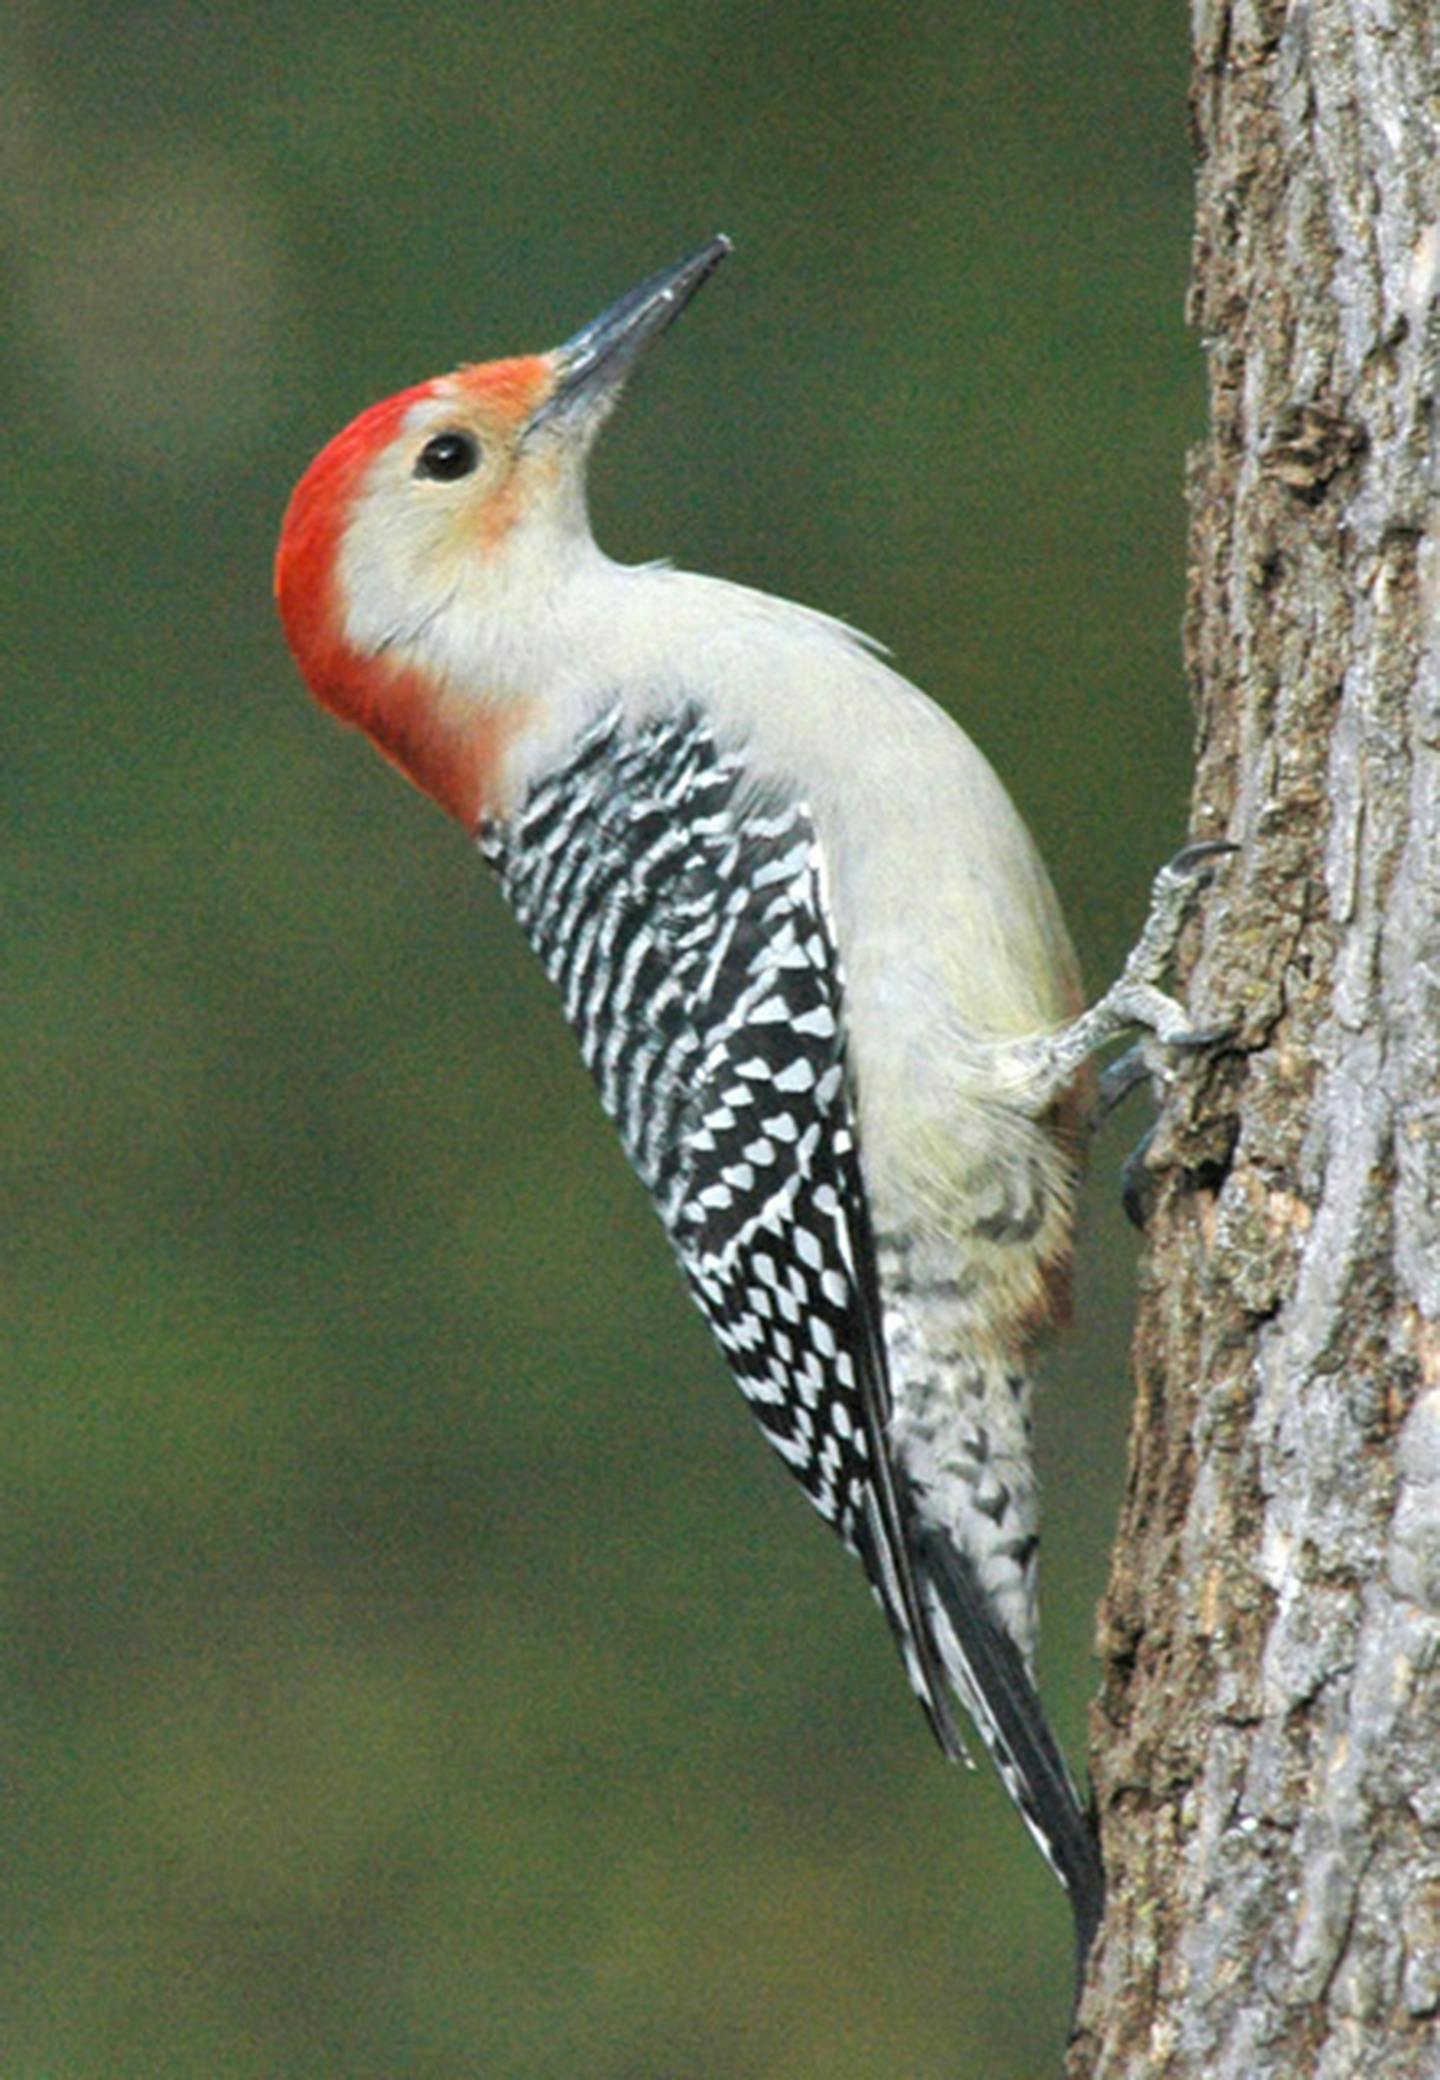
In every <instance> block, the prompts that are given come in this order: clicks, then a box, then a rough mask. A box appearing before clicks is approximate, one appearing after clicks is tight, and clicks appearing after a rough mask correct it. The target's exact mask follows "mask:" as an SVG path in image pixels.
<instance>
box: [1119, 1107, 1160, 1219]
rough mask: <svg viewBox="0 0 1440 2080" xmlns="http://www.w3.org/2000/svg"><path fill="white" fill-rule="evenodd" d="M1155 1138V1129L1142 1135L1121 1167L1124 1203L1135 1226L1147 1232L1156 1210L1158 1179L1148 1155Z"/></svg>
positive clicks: (1126, 1216) (1121, 1197) (1121, 1191)
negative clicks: (1146, 1229) (1156, 1185)
mask: <svg viewBox="0 0 1440 2080" xmlns="http://www.w3.org/2000/svg"><path fill="white" fill-rule="evenodd" d="M1154 1139H1155V1129H1154V1127H1151V1129H1150V1131H1149V1133H1148V1134H1145V1135H1142V1137H1141V1139H1140V1140H1139V1141H1137V1142H1136V1144H1135V1146H1134V1148H1132V1149H1131V1151H1130V1153H1129V1155H1128V1156H1127V1157H1126V1158H1125V1161H1124V1162H1123V1163H1122V1164H1121V1166H1120V1204H1121V1205H1122V1206H1123V1207H1124V1209H1125V1218H1126V1220H1128V1221H1129V1223H1130V1225H1131V1227H1132V1228H1139V1229H1140V1230H1141V1232H1142V1233H1143V1232H1144V1230H1145V1228H1146V1227H1147V1226H1148V1225H1149V1221H1150V1216H1151V1214H1152V1213H1153V1212H1154V1211H1155V1178H1154V1174H1153V1173H1152V1171H1151V1169H1150V1166H1149V1164H1148V1163H1147V1162H1146V1160H1145V1159H1146V1157H1147V1156H1148V1155H1149V1153H1150V1144H1151V1142H1152V1141H1153V1140H1154Z"/></svg>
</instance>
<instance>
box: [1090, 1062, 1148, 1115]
mask: <svg viewBox="0 0 1440 2080" xmlns="http://www.w3.org/2000/svg"><path fill="white" fill-rule="evenodd" d="M1149 1074H1150V1064H1149V1063H1148V1062H1147V1061H1146V1059H1145V1049H1144V1046H1143V1045H1142V1044H1137V1045H1136V1046H1134V1047H1127V1048H1126V1050H1125V1052H1124V1054H1122V1055H1120V1056H1119V1057H1118V1058H1117V1059H1116V1060H1115V1061H1113V1062H1111V1063H1110V1065H1109V1067H1108V1068H1105V1069H1102V1070H1101V1072H1100V1086H1099V1099H1100V1117H1101V1119H1109V1117H1110V1115H1111V1113H1112V1112H1113V1111H1114V1110H1115V1107H1116V1106H1117V1105H1120V1104H1123V1102H1124V1101H1125V1099H1126V1098H1128V1097H1129V1095H1130V1093H1131V1091H1133V1090H1134V1089H1135V1088H1136V1087H1137V1085H1139V1084H1142V1083H1143V1082H1144V1081H1145V1079H1146V1077H1147V1076H1148V1075H1149Z"/></svg>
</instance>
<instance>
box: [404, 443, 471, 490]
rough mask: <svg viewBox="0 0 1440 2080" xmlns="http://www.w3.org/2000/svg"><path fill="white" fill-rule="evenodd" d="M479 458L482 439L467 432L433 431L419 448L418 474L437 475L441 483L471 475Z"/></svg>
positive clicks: (416, 467) (425, 475)
mask: <svg viewBox="0 0 1440 2080" xmlns="http://www.w3.org/2000/svg"><path fill="white" fill-rule="evenodd" d="M479 460H480V443H479V442H478V441H477V440H476V439H475V438H474V437H473V435H471V434H468V433H436V434H432V435H431V437H430V439H429V440H428V441H426V443H425V445H424V447H423V448H422V449H421V450H420V460H419V461H418V462H417V463H416V465H415V474H416V476H417V477H438V478H439V480H440V482H441V483H442V484H450V483H453V482H454V480H455V478H456V477H468V476H469V474H470V472H471V470H472V469H474V468H475V467H476V465H477V464H478V463H479Z"/></svg>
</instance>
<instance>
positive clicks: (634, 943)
mask: <svg viewBox="0 0 1440 2080" xmlns="http://www.w3.org/2000/svg"><path fill="white" fill-rule="evenodd" d="M480 843H481V850H482V852H483V853H484V855H485V857H486V859H487V860H488V861H489V862H490V864H491V865H492V866H493V867H494V868H495V869H496V871H497V872H498V874H499V876H500V881H501V886H502V888H503V891H504V894H505V896H506V899H507V900H508V902H509V904H510V906H511V908H512V909H513V910H514V913H515V915H516V917H517V918H518V920H519V922H520V924H521V926H522V927H523V929H524V931H525V933H526V935H527V937H528V938H529V940H530V942H531V944H532V945H533V946H534V948H535V950H536V952H537V953H538V954H539V956H540V959H541V961H542V962H543V963H544V966H545V969H546V971H547V973H548V974H549V975H550V977H551V979H552V981H553V982H554V983H555V985H556V987H557V988H558V989H559V991H560V994H561V998H562V1001H563V1003H564V1007H565V1014H566V1017H567V1018H568V1020H569V1021H570V1024H571V1026H572V1027H573V1029H574V1031H575V1033H576V1036H577V1038H578V1040H579V1043H580V1050H581V1053H582V1055H583V1057H584V1060H585V1062H586V1065H587V1067H588V1068H589V1069H590V1071H591V1073H592V1075H593V1076H594V1078H595V1081H596V1084H597V1085H598V1087H599V1091H600V1097H601V1101H602V1103H603V1105H604V1107H605V1110H606V1111H607V1113H608V1114H609V1115H610V1117H611V1119H612V1120H613V1121H614V1122H615V1124H616V1126H617V1127H618V1129H619V1131H620V1135H621V1139H622V1141H623V1143H624V1146H625V1149H626V1152H627V1154H628V1155H629V1157H630V1160H631V1162H632V1163H633V1164H634V1166H635V1169H636V1170H637V1171H638V1172H639V1174H640V1177H641V1178H642V1180H643V1181H644V1183H645V1184H646V1185H647V1186H648V1187H649V1189H650V1191H651V1192H652V1193H653V1195H654V1198H655V1201H656V1204H657V1206H658V1208H659V1210H660V1214H661V1217H662V1219H663V1221H664V1223H665V1226H666V1229H667V1231H668V1233H669V1235H670V1239H671V1241H672V1243H673V1245H674V1247H675V1250H676V1252H677V1254H678V1256H679V1259H680V1262H681V1264H682V1266H683V1268H684V1270H685V1272H686V1274H687V1276H688V1278H689V1280H690V1283H691V1286H692V1288H693V1290H694V1292H695V1295H696V1298H697V1299H698V1301H699V1303H700V1306H701V1308H702V1310H703V1312H704V1313H705V1315H706V1316H707V1318H708V1319H709V1322H710V1325H711V1328H712V1329H713V1331H714V1334H715V1336H716V1338H717V1340H718V1342H719V1344H720V1346H721V1348H722V1350H723V1351H724V1353H725V1356H726V1358H727V1359H728V1360H729V1363H730V1366H731V1369H732V1371H733V1372H734V1374H735V1378H736V1380H737V1382H738V1383H739V1385H740V1387H741V1389H742V1391H743V1392H744V1394H745V1396H746V1398H747V1400H748V1402H749V1404H750V1407H751V1409H752V1410H753V1412H754V1414H755V1415H756V1417H757V1418H758V1420H759V1422H760V1424H761V1425H762V1427H763V1428H764V1430H765V1432H766V1434H767V1435H768V1437H769V1438H770V1441H771V1443H772V1444H773V1445H774V1446H775V1448H776V1449H777V1451H779V1452H780V1454H781V1455H782V1457H783V1458H784V1459H785V1460H786V1462H787V1464H788V1465H789V1466H790V1468H791V1470H792V1471H793V1473H794V1474H795V1475H796V1477H797V1479H798V1480H799V1481H800V1483H801V1485H802V1486H803V1487H804V1489H805V1491H806V1493H807V1494H808V1495H809V1497H810V1499H811V1501H812V1502H813V1503H814V1504H815V1506H816V1508H817V1509H818V1510H819V1511H820V1512H821V1514H822V1515H823V1516H824V1517H825V1518H826V1520H827V1521H828V1522H829V1523H831V1524H833V1525H834V1527H835V1529H836V1530H837V1531H838V1532H839V1534H840V1536H841V1537H842V1538H843V1539H844V1541H845V1543H846V1545H847V1546H849V1547H850V1549H851V1550H852V1551H854V1552H856V1553H858V1554H859V1556H860V1558H861V1560H862V1561H863V1563H864V1565H865V1569H866V1572H867V1574H868V1576H869V1578H870V1582H871V1585H872V1587H873V1589H874V1591H875V1594H876V1597H877V1600H878V1601H879V1602H880V1604H881V1607H882V1608H883V1610H884V1611H885V1614H886V1616H887V1618H888V1619H889V1622H890V1625H891V1628H892V1630H893V1632H894V1634H895V1637H896V1641H897V1643H898V1645H899V1647H900V1650H901V1653H902V1655H903V1657H904V1660H905V1664H906V1669H907V1672H908V1674H909V1677H910V1681H911V1684H912V1686H913V1688H914V1689H915V1692H916V1694H917V1696H918V1697H919V1699H920V1701H921V1703H922V1705H923V1706H924V1707H925V1710H926V1713H927V1716H928V1717H929V1719H930V1721H931V1724H932V1725H933V1727H934V1729H935V1732H936V1735H937V1737H938V1738H939V1740H940V1742H941V1745H942V1746H943V1747H944V1748H945V1750H946V1751H947V1753H949V1754H952V1755H958V1754H963V1752H964V1751H963V1745H962V1743H961V1741H960V1737H959V1734H958V1731H957V1729H956V1726H955V1721H954V1717H953V1713H952V1710H951V1706H950V1701H949V1688H948V1685H947V1679H946V1675H945V1673H944V1672H943V1670H944V1668H945V1666H946V1665H947V1664H948V1666H949V1670H950V1681H952V1682H953V1683H954V1684H955V1687H956V1689H957V1690H958V1692H959V1694H960V1695H961V1696H962V1698H963V1699H964V1701H965V1704H966V1706H967V1708H968V1709H969V1710H970V1711H971V1713H972V1716H973V1717H974V1718H975V1720H976V1723H977V1725H978V1726H979V1728H980V1730H981V1732H982V1734H983V1735H984V1738H985V1741H986V1745H987V1747H988V1748H989V1749H990V1751H991V1753H992V1755H993V1756H994V1758H995V1761H996V1763H997V1764H998V1766H999V1768H1000V1770H1001V1773H1002V1775H1003V1776H1004V1778H1005V1781H1006V1784H1007V1786H1008V1787H1009V1789H1010V1791H1011V1793H1012V1796H1014V1798H1015V1799H1016V1802H1017V1804H1018V1805H1019V1806H1020V1808H1021V1811H1022V1813H1023V1814H1024V1815H1025V1817H1026V1820H1027V1822H1028V1824H1029V1825H1030V1827H1031V1831H1032V1833H1034V1834H1035V1836H1036V1839H1037V1840H1038V1841H1039V1843H1040V1845H1041V1847H1042V1849H1043V1850H1044V1853H1045V1854H1046V1856H1047V1858H1048V1859H1049V1860H1050V1861H1051V1863H1052V1864H1053V1865H1054V1867H1055V1868H1056V1869H1057V1871H1058V1872H1059V1873H1060V1875H1061V1877H1062V1879H1063V1881H1064V1882H1065V1883H1066V1884H1067V1886H1069V1887H1070V1889H1071V1891H1072V1893H1074V1894H1076V1895H1077V1913H1078V1912H1079V1911H1080V1909H1079V1906H1078V1895H1079V1893H1080V1891H1081V1889H1082V1888H1084V1887H1088V1886H1089V1885H1090V1882H1091V1876H1090V1871H1089V1869H1088V1867H1087V1858H1091V1857H1092V1856H1093V1851H1092V1849H1091V1847H1090V1845H1089V1843H1088V1838H1087V1837H1086V1835H1085V1823H1084V1821H1083V1820H1082V1818H1081V1816H1080V1814H1079V1811H1078V1809H1077V1807H1076V1806H1075V1802H1074V1794H1073V1791H1072V1790H1071V1789H1070V1786H1069V1780H1068V1777H1067V1776H1066V1774H1065V1769H1064V1763H1063V1761H1062V1759H1061V1758H1060V1756H1059V1753H1058V1750H1056V1748H1055V1746H1054V1742H1053V1739H1052V1738H1051V1736H1050V1733H1049V1729H1048V1727H1046V1725H1045V1722H1044V1716H1043V1713H1042V1712H1041V1710H1040V1706H1039V1703H1038V1700H1037V1699H1036V1698H1035V1696H1034V1692H1033V1689H1032V1687H1031V1685H1030V1682H1029V1678H1028V1675H1027V1673H1026V1671H1025V1668H1024V1665H1023V1662H1022V1659H1021V1657H1020V1654H1019V1653H1018V1651H1017V1649H1016V1647H1015V1645H1014V1642H1013V1641H1012V1640H1011V1638H1010V1637H1009V1635H1008V1633H1006V1632H1005V1629H1004V1627H1003V1625H1001V1624H999V1623H998V1622H997V1621H996V1618H995V1615H994V1613H993V1612H991V1611H989V1610H988V1608H987V1607H986V1604H985V1599H984V1597H983V1595H982V1594H981V1592H980V1590H979V1584H978V1578H977V1577H976V1575H975V1572H974V1569H973V1567H972V1565H971V1562H970V1561H969V1559H968V1558H967V1557H966V1556H965V1555H964V1554H963V1553H961V1552H960V1551H959V1549H958V1548H955V1547H953V1545H951V1544H950V1543H949V1541H946V1540H942V1541H941V1542H940V1544H937V1534H936V1533H935V1532H934V1531H933V1530H927V1529H926V1528H924V1527H923V1526H921V1525H920V1524H919V1523H918V1522H917V1519H916V1515H915V1508H914V1497H913V1494H912V1492H911V1489H910V1485H909V1482H908V1480H907V1479H906V1478H905V1476H904V1475H903V1474H901V1473H898V1472H897V1470H896V1467H895V1465H894V1462H893V1454H892V1448H891V1445H890V1443H889V1439H888V1434H887V1433H888V1426H889V1422H890V1416H891V1407H890V1390H889V1384H888V1379H889V1375H888V1371H887V1364H886V1357H885V1348H884V1343H883V1332H882V1328H881V1323H882V1309H881V1305H880V1295H879V1291H878V1286H877V1275H876V1264H875V1248H874V1243H873V1239H872V1237H871V1234H870V1230H869V1223H868V1215H867V1210H866V1199H865V1193H864V1189H863V1183H862V1179H861V1175H860V1169H859V1160H858V1152H857V1147H856V1128H855V1115H854V1105H853V1094H852V1091H851V1089H850V1085H849V1081H848V1077H847V1064H846V1054H845V1044H844V1003H843V991H844V979H843V973H842V967H841V962H840V957H839V953H838V949H837V947H836V944H835V939H834V934H833V931H832V929H831V925H830V920H829V915H828V910H827V905H826V899H825V888H824V875H823V867H822V860H821V855H820V848H819V844H818V841H817V838H816V834H815V830H814V826H813V823H812V820H811V817H810V813H809V811H808V809H807V807H806V805H805V803H804V801H803V800H801V799H800V798H799V797H798V796H794V795H786V794H782V793H780V792H779V791H775V790H769V791H767V790H759V789H757V788H756V787H755V785H754V783H753V782H752V781H751V780H750V779H749V778H748V776H747V773H746V770H745V766H744V763H743V760H742V759H741V758H740V757H738V756H736V755H734V754H732V753H727V752H725V751H723V750H722V749H721V748H720V747H719V746H717V745H716V743H715V741H714V739H713V737H712V735H711V733H710V732H709V730H708V729H707V728H706V726H705V724H704V721H703V719H702V718H701V717H700V716H699V714H698V713H697V712H695V711H694V710H681V711H680V712H678V713H670V714H666V715H663V716H661V717H659V718H657V719H654V720H650V721H647V722H644V723H642V724H639V725H627V724H626V722H625V720H624V718H623V717H622V715H621V713H620V712H619V710H618V709H614V710H611V711H609V712H607V713H606V714H604V715H603V716H601V718H600V719H599V720H598V721H596V722H595V723H594V724H593V725H592V726H591V727H590V729H589V730H588V731H587V732H586V733H585V734H584V735H583V736H582V737H581V739H580V740H579V741H578V743H577V744H576V745H575V747H574V749H573V750H572V752H571V755H570V756H569V758H568V759H567V760H565V761H564V763H563V764H562V765H560V766H559V767H557V768H556V769H555V770H553V771H552V772H550V773H548V774H546V775H545V776H544V777H543V778H541V779H540V780H539V781H537V782H536V783H535V784H534V785H533V786H532V788H531V790H530V792H529V794H528V796H527V797H526V799H525V801H524V802H523V804H522V805H521V807H520V809H519V811H518V813H517V814H516V815H515V816H514V818H513V819H512V820H511V821H510V822H509V823H508V824H506V825H503V826H502V825H500V824H498V823H497V824H488V825H484V826H482V829H481V833H480ZM942 1545H943V1546H944V1548H945V1549H944V1550H942V1549H941V1547H942ZM1095 1869H1097V1870H1098V1866H1095ZM1096 1883H1097V1884H1098V1880H1097V1881H1096ZM1095 1896H1096V1897H1097V1898H1098V1893H1097V1894H1096V1895H1095ZM1092 1905H1093V1903H1092ZM1092 1919H1093V1911H1092Z"/></svg>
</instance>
